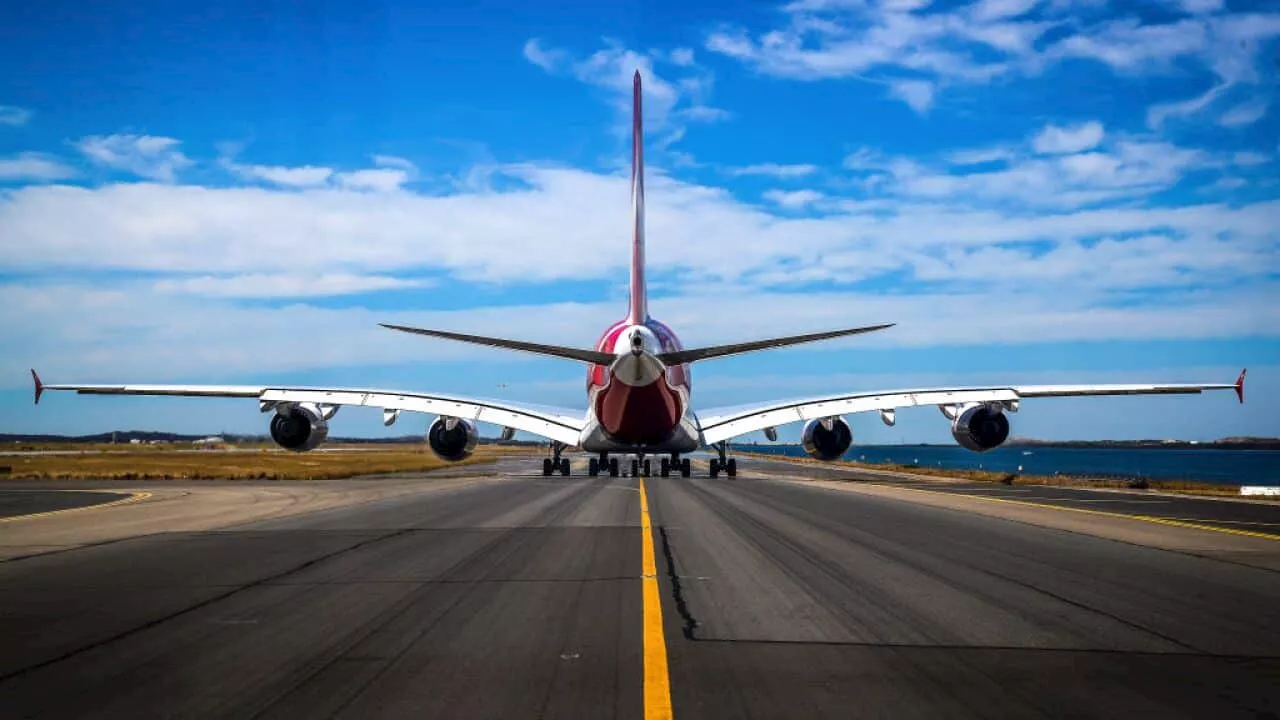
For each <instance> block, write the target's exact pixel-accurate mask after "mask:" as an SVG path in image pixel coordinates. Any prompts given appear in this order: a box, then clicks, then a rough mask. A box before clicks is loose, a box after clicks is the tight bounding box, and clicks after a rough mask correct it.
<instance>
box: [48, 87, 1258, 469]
mask: <svg viewBox="0 0 1280 720" xmlns="http://www.w3.org/2000/svg"><path fill="white" fill-rule="evenodd" d="M633 85H634V87H633V92H632V155H631V272H630V297H629V305H628V308H627V314H626V316H625V317H624V318H622V319H621V320H619V321H618V322H616V323H614V324H613V325H611V326H609V328H608V329H606V330H605V331H604V334H602V335H601V336H600V339H599V340H598V341H597V342H596V344H595V347H594V348H591V349H585V348H573V347H565V346H559V345H547V344H541V343H533V342H525V341H521V340H511V339H506V338H496V337H485V336H479V335H466V334H462V333H457V332H449V331H445V330H432V329H426V328H418V327H408V326H404V325H391V324H385V323H380V324H381V325H382V326H383V327H386V328H389V329H392V330H397V331H401V332H406V333H414V334H418V335H424V336H428V337H434V338H442V339H447V340H454V341H459V342H465V343H473V344H479V345H487V346H491V347H497V348H504V349H508V350H518V351H523V352H529V353H535V354H539V355H546V356H551V357H556V358H563V359H569V360H575V361H578V362H582V363H585V364H586V365H587V382H586V395H587V409H586V412H585V414H584V413H583V412H582V411H579V410H572V409H566V408H556V407H544V406H536V405H529V404H523V403H515V402H509V401H507V400H487V399H480V398H464V397H455V396H451V395H442V394H437V393H424V392H405V391H397V390H360V389H339V388H306V387H287V386H279V387H277V386H258V385H248V386H244V385H45V384H44V383H43V382H42V381H41V380H40V376H39V375H38V374H36V371H35V370H34V369H32V370H31V377H32V379H33V381H34V382H35V402H36V403H37V404H38V403H39V402H40V396H41V394H42V393H43V392H44V391H46V390H73V391H75V392H77V393H81V394H95V395H174V396H186V397H236V398H256V399H257V400H258V407H259V410H260V411H262V412H264V413H265V412H274V413H275V414H274V416H273V417H272V418H271V422H270V432H271V438H272V439H273V440H274V441H275V442H276V443H277V444H278V445H280V446H281V447H283V448H286V449H289V450H295V451H306V450H312V449H314V448H316V447H317V446H319V445H320V444H321V443H322V442H324V441H325V439H326V438H327V437H328V434H329V421H330V420H331V419H333V416H334V414H335V413H337V411H338V409H339V408H340V407H343V406H364V407H377V408H381V409H382V411H383V424H384V425H387V426H390V425H391V424H393V423H394V422H396V420H397V418H398V417H399V416H400V413H401V412H403V411H409V412H421V413H427V414H434V415H436V419H435V420H434V421H432V423H431V425H430V426H429V428H428V430H427V433H426V442H427V444H428V446H429V447H430V448H431V450H432V452H434V453H435V454H436V455H437V456H439V457H440V458H442V459H444V460H448V461H460V460H463V459H466V458H467V457H469V456H470V455H471V454H472V453H473V452H474V450H475V447H476V444H477V442H478V441H479V439H480V435H479V431H478V430H477V427H476V422H487V423H492V424H495V425H500V426H502V428H503V430H502V435H501V437H502V438H503V439H510V438H511V437H512V436H513V435H514V433H515V431H516V430H522V431H525V432H528V433H532V434H534V435H538V436H541V437H545V438H547V439H548V440H549V441H550V447H551V457H547V458H544V459H543V465H542V474H543V475H553V474H555V473H559V474H560V475H562V476H565V475H568V474H569V471H570V467H569V459H568V458H566V457H563V454H564V452H565V450H567V449H568V448H571V447H577V448H580V449H581V450H582V451H585V452H586V453H589V454H590V457H589V459H588V463H587V474H588V475H591V476H597V475H600V474H601V473H608V474H609V475H610V476H612V477H617V476H618V475H619V474H620V468H619V464H618V456H619V455H624V456H631V463H630V470H631V472H630V475H631V476H633V477H634V476H640V475H643V476H646V477H648V476H651V475H652V470H653V467H652V464H651V460H650V459H649V457H648V456H655V457H658V458H659V459H660V462H659V474H660V475H661V476H662V477H668V476H669V475H670V474H672V473H679V474H680V475H681V476H682V477H689V476H690V474H691V473H690V466H689V457H688V455H687V454H688V453H691V452H695V451H697V450H699V449H700V448H708V449H710V450H712V451H714V453H715V457H713V458H711V460H710V463H709V465H710V473H709V474H710V476H711V477H712V478H716V477H718V476H719V475H720V473H722V472H723V473H724V474H725V475H727V476H728V477H730V478H732V477H735V476H736V475H737V473H738V464H737V460H736V458H733V457H729V445H728V442H729V440H730V439H732V438H735V437H738V436H741V435H744V434H746V433H750V432H755V431H758V430H763V431H764V433H765V436H766V437H767V438H769V439H770V440H776V439H777V427H778V426H780V425H785V424H789V423H794V422H801V421H804V423H805V425H804V427H803V430H802V431H801V444H802V446H803V447H804V450H805V452H806V453H808V454H809V455H810V456H812V457H815V458H818V459H820V460H824V461H831V460H836V459H838V458H841V457H843V456H844V454H845V453H846V452H847V451H848V449H849V447H850V446H851V444H852V442H853V433H852V432H851V431H850V429H849V424H848V422H847V421H846V420H845V419H844V416H845V415H847V414H850V413H859V412H876V413H878V414H879V415H880V419H881V420H882V421H883V422H884V423H885V424H886V425H893V424H894V423H895V422H896V415H895V411H896V409H897V408H901V407H915V406H928V405H933V406H936V407H938V408H939V409H940V410H941V411H942V414H943V415H944V416H945V417H946V419H947V420H949V421H950V422H951V434H952V436H953V437H954V438H955V440H956V442H957V443H958V444H960V445H961V446H962V447H965V448H967V449H969V450H972V451H975V452H985V451H987V450H991V449H993V448H995V447H998V446H1000V445H1001V444H1002V443H1004V442H1005V440H1007V439H1008V437H1009V428H1010V425H1009V419H1008V413H1012V412H1017V410H1018V407H1019V404H1020V403H1021V402H1022V400H1024V399H1027V398H1044V397H1070V396H1094V395H1148V394H1181V393H1200V392H1202V391H1205V390H1228V389H1230V390H1235V391H1236V395H1237V396H1238V397H1239V400H1240V402H1242V403H1243V402H1244V377H1245V371H1243V370H1242V371H1241V372H1240V376H1239V378H1238V379H1237V380H1236V382H1235V383H1232V384H1199V385H1187V384H1163V385H1007V386H991V387H970V388H934V389H918V390H888V391H882V392H845V393H838V394H833V395H828V396H825V397H816V398H807V399H791V400H782V401H775V402H766V403H761V404H755V405H750V406H743V407H726V408H714V409H709V410H705V411H700V412H695V411H694V409H693V404H692V389H693V386H692V381H691V372H690V366H691V365H692V364H694V363H696V362H702V361H705V360H711V359H714V358H721V357H728V356H731V355H741V354H743V353H750V352H756V351H760V350H765V349H770V348H780V347H788V346H793V345H799V344H802V343H809V342H816V341H819V340H828V339H831V338H839V337H847V336H852V335H859V334H863V333H870V332H876V331H880V330H884V329H886V328H889V327H892V326H893V323H884V324H877V325H867V326H863V327H855V328H848V329H843V330H833V331H828V332H816V333H808V334H804V335H792V336H787V337H776V338H769V339H764V340H756V341H752V342H742V343H735V344H730V345H716V346H710V347H700V348H693V349H685V348H684V347H683V346H682V345H681V343H680V340H679V339H678V338H677V337H676V334H675V333H674V332H673V331H672V330H671V328H669V327H667V326H666V325H664V324H663V323H661V322H659V321H658V320H656V319H655V318H654V317H653V316H651V315H650V314H649V305H648V300H647V295H646V288H645V251H644V240H645V226H644V142H643V128H642V123H641V112H640V110H641V87H640V72H639V71H638V70H637V71H636V74H635V78H634V83H633Z"/></svg>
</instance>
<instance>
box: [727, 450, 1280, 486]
mask: <svg viewBox="0 0 1280 720" xmlns="http://www.w3.org/2000/svg"><path fill="white" fill-rule="evenodd" d="M737 447H739V448H740V449H741V450H742V451H751V452H760V453H777V454H782V455H793V456H801V455H804V450H802V449H801V448H800V447H799V446H795V445H755V446H752V445H742V446H737ZM844 459H846V460H857V461H859V462H867V463H893V464H900V465H911V464H918V465H921V466H929V467H941V468H951V469H957V470H990V471H992V472H1022V473H1026V474H1028V475H1053V474H1055V473H1060V474H1063V475H1088V476H1090V477H1123V478H1147V479H1150V480H1194V481H1197V482H1206V483H1223V484H1226V485H1236V484H1239V485H1280V450H1196V449H1183V448H1168V449H1166V448H1147V449H1140V450H1139V449H1131V448H1061V447H999V448H996V449H995V450H990V451H988V452H985V453H975V452H971V451H969V450H965V449H964V448H962V447H959V446H953V447H949V446H944V445H862V446H858V445H855V446H854V447H852V448H850V449H849V452H848V453H846V454H845V456H844Z"/></svg>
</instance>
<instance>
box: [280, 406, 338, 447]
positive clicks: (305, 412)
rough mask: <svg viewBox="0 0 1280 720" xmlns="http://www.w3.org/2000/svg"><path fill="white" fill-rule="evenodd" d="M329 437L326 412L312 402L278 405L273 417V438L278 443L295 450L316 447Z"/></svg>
mask: <svg viewBox="0 0 1280 720" xmlns="http://www.w3.org/2000/svg"><path fill="white" fill-rule="evenodd" d="M328 437H329V423H328V422H327V421H326V419H325V412H324V411H323V410H321V409H320V407H318V406H317V405H314V404H312V403H290V404H284V405H277V406H276V415H275V417H273V418H271V439H272V440H274V441H275V442H276V444H277V445H279V446H280V447H282V448H284V449H286V450H293V451H295V452H306V451H307V450H314V449H316V448H317V447H318V446H319V445H320V443H322V442H324V441H325V439H326V438H328Z"/></svg>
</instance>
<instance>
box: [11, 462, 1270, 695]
mask: <svg viewBox="0 0 1280 720" xmlns="http://www.w3.org/2000/svg"><path fill="white" fill-rule="evenodd" d="M739 463H740V473H739V477H738V478H736V479H734V480H726V479H723V478H722V479H718V480H711V479H708V478H706V477H705V473H704V475H703V477H693V478H688V479H683V478H647V479H644V481H643V493H642V492H641V481H640V479H637V478H627V477H623V478H607V477H602V478H587V477H581V476H571V477H568V478H561V477H550V478H544V477H542V476H541V475H540V474H537V473H536V470H537V468H538V463H537V461H536V460H534V459H528V458H526V459H518V458H510V459H503V460H501V461H499V463H498V464H497V465H496V466H487V467H486V466H470V467H468V468H466V469H465V471H462V470H458V471H445V472H442V473H432V474H430V475H427V476H421V477H397V478H387V479H373V480H352V481H324V482H316V483H307V482H303V483H290V482H276V483H270V482H262V483H259V482H235V483H230V482H228V483H218V482H199V483H183V482H177V481H173V482H156V483H137V482H135V483H132V484H128V485H123V484H112V483H105V482H100V483H94V482H85V483H58V484H57V485H56V489H57V490H58V491H64V490H74V491H81V492H83V491H91V492H98V493H105V492H108V491H110V492H112V493H117V494H115V495H110V496H108V497H107V498H106V499H109V500H112V501H119V500H120V499H121V498H124V499H127V500H129V502H127V503H124V504H115V505H112V506H102V507H98V508H89V509H72V508H69V507H55V506H53V505H49V506H47V507H46V506H44V505H41V504H40V503H41V502H43V501H42V500H40V498H39V497H38V496H45V498H46V500H47V502H49V503H58V502H70V501H69V500H66V499H63V498H56V497H54V496H55V495H59V494H63V493H56V492H47V493H36V494H33V495H30V496H28V497H27V498H25V499H23V500H22V501H21V502H23V503H26V504H25V505H23V506H22V509H24V510H26V511H27V512H28V513H43V514H42V515H40V516H39V517H31V518H26V519H21V518H19V519H16V520H14V518H15V517H16V516H15V515H10V516H9V518H6V519H10V520H13V521H11V522H6V523H0V551H2V552H3V555H2V557H5V558H8V559H7V560H6V561H4V562H0V717H5V718H9V717H15V718H18V717H21V718H25V717H60V718H61V717H130V718H147V717H199V718H206V717H208V718H215V717H228V718H230V717H234V718H251V717H268V718H269V717H290V718H293V717H298V718H304V717H305V718H317V717H353V718H356V717H359V718H363V717H405V716H414V717H468V718H473V717H475V718H487V717H494V718H497V717H501V718H523V717H538V718H551V717H591V718H599V717H619V718H656V717H663V716H664V713H668V712H669V714H666V715H665V716H674V717H676V718H747V717H751V718H755V717H769V718H825V717H833V718H835V717H839V718H850V717H894V718H897V717H947V718H955V717H1017V718H1026V717H1096V716H1107V717H1122V716H1123V717H1162V718H1163V717H1214V718H1232V717H1241V718H1255V719H1256V718H1262V717H1277V716H1280V532H1276V528H1277V527H1280V526H1278V525H1276V523H1280V506H1276V505H1267V504H1262V503H1245V502H1217V501H1208V500H1198V499H1192V500H1183V499H1177V498H1175V499H1173V500H1171V501H1169V502H1164V501H1163V500H1164V498H1163V497H1157V498H1156V499H1157V500H1160V501H1161V502H1159V503H1153V502H1151V498H1152V497H1155V496H1152V495H1138V494H1133V493H1100V492H1093V491H1084V490H1081V491H1076V490H1063V489H1058V488H1030V487H1029V486H1017V485H1014V486H999V485H981V484H974V483H947V482H923V481H908V480H905V479H903V478H886V477H878V476H874V474H873V475H871V477H874V478H875V481H874V482H873V481H869V480H867V479H866V478H867V477H869V476H868V475H866V474H858V473H852V472H848V471H844V470H831V469H829V468H828V469H821V470H819V469H815V468H813V467H811V466H809V465H794V464H790V463H783V462H774V461H757V460H755V459H747V458H742V459H740V460H739ZM581 465H583V463H580V462H579V463H576V465H575V468H576V467H580V466H581ZM34 487H35V484H34V483H17V482H13V483H4V484H2V485H0V507H10V506H11V505H12V503H14V502H17V501H13V500H10V499H9V498H10V497H11V496H12V495H13V494H14V493H16V492H29V491H30V490H32V489H33V488H34ZM41 487H44V485H41ZM1026 490H1030V492H1025V491H1026ZM1014 491H1017V492H1014ZM144 493H145V495H146V496H145V497H143V496H142V495H143V494H144ZM65 494H70V493H65ZM77 494H79V493H77ZM642 496H643V505H644V510H646V511H647V512H642ZM82 497H83V496H82ZM1089 501H1114V502H1089ZM1082 510H1083V511H1085V512H1081V511H1082ZM1169 522H1172V523H1175V524H1168V523H1169ZM1241 528H1246V529H1247V530H1246V533H1245V534H1241V533H1238V532H1232V531H1233V530H1239V529H1241ZM645 530H647V532H645ZM1273 533H1274V534H1273ZM664 699H665V703H666V704H665V705H664Z"/></svg>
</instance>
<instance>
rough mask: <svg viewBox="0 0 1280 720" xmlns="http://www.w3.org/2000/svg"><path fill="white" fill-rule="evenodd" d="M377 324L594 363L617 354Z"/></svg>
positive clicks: (608, 362)
mask: <svg viewBox="0 0 1280 720" xmlns="http://www.w3.org/2000/svg"><path fill="white" fill-rule="evenodd" d="M378 324H379V325H381V326H382V327H384V328H390V329H392V330H399V331H401V332H407V333H413V334H415V335H426V336H428V337H438V338H444V339H445V340H457V341H458V342H465V343H472V344H473V345H488V346H489V347H498V348H506V349H508V350H521V351H523V352H529V353H536V354H538V355H550V356H551V357H558V358H568V359H570V360H581V361H582V362H586V363H595V364H596V365H611V364H613V361H614V360H616V359H617V356H616V355H614V354H613V353H606V352H598V351H596V350H580V349H578V348H571V347H564V346H561V345H542V344H540V343H531V342H524V341H522V340H507V339H506V338H495V337H486V336H484V335H464V334H462V333H455V332H447V331H445V330H428V329H426V328H415V327H407V326H404V325H388V324H387V323H378Z"/></svg>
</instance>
